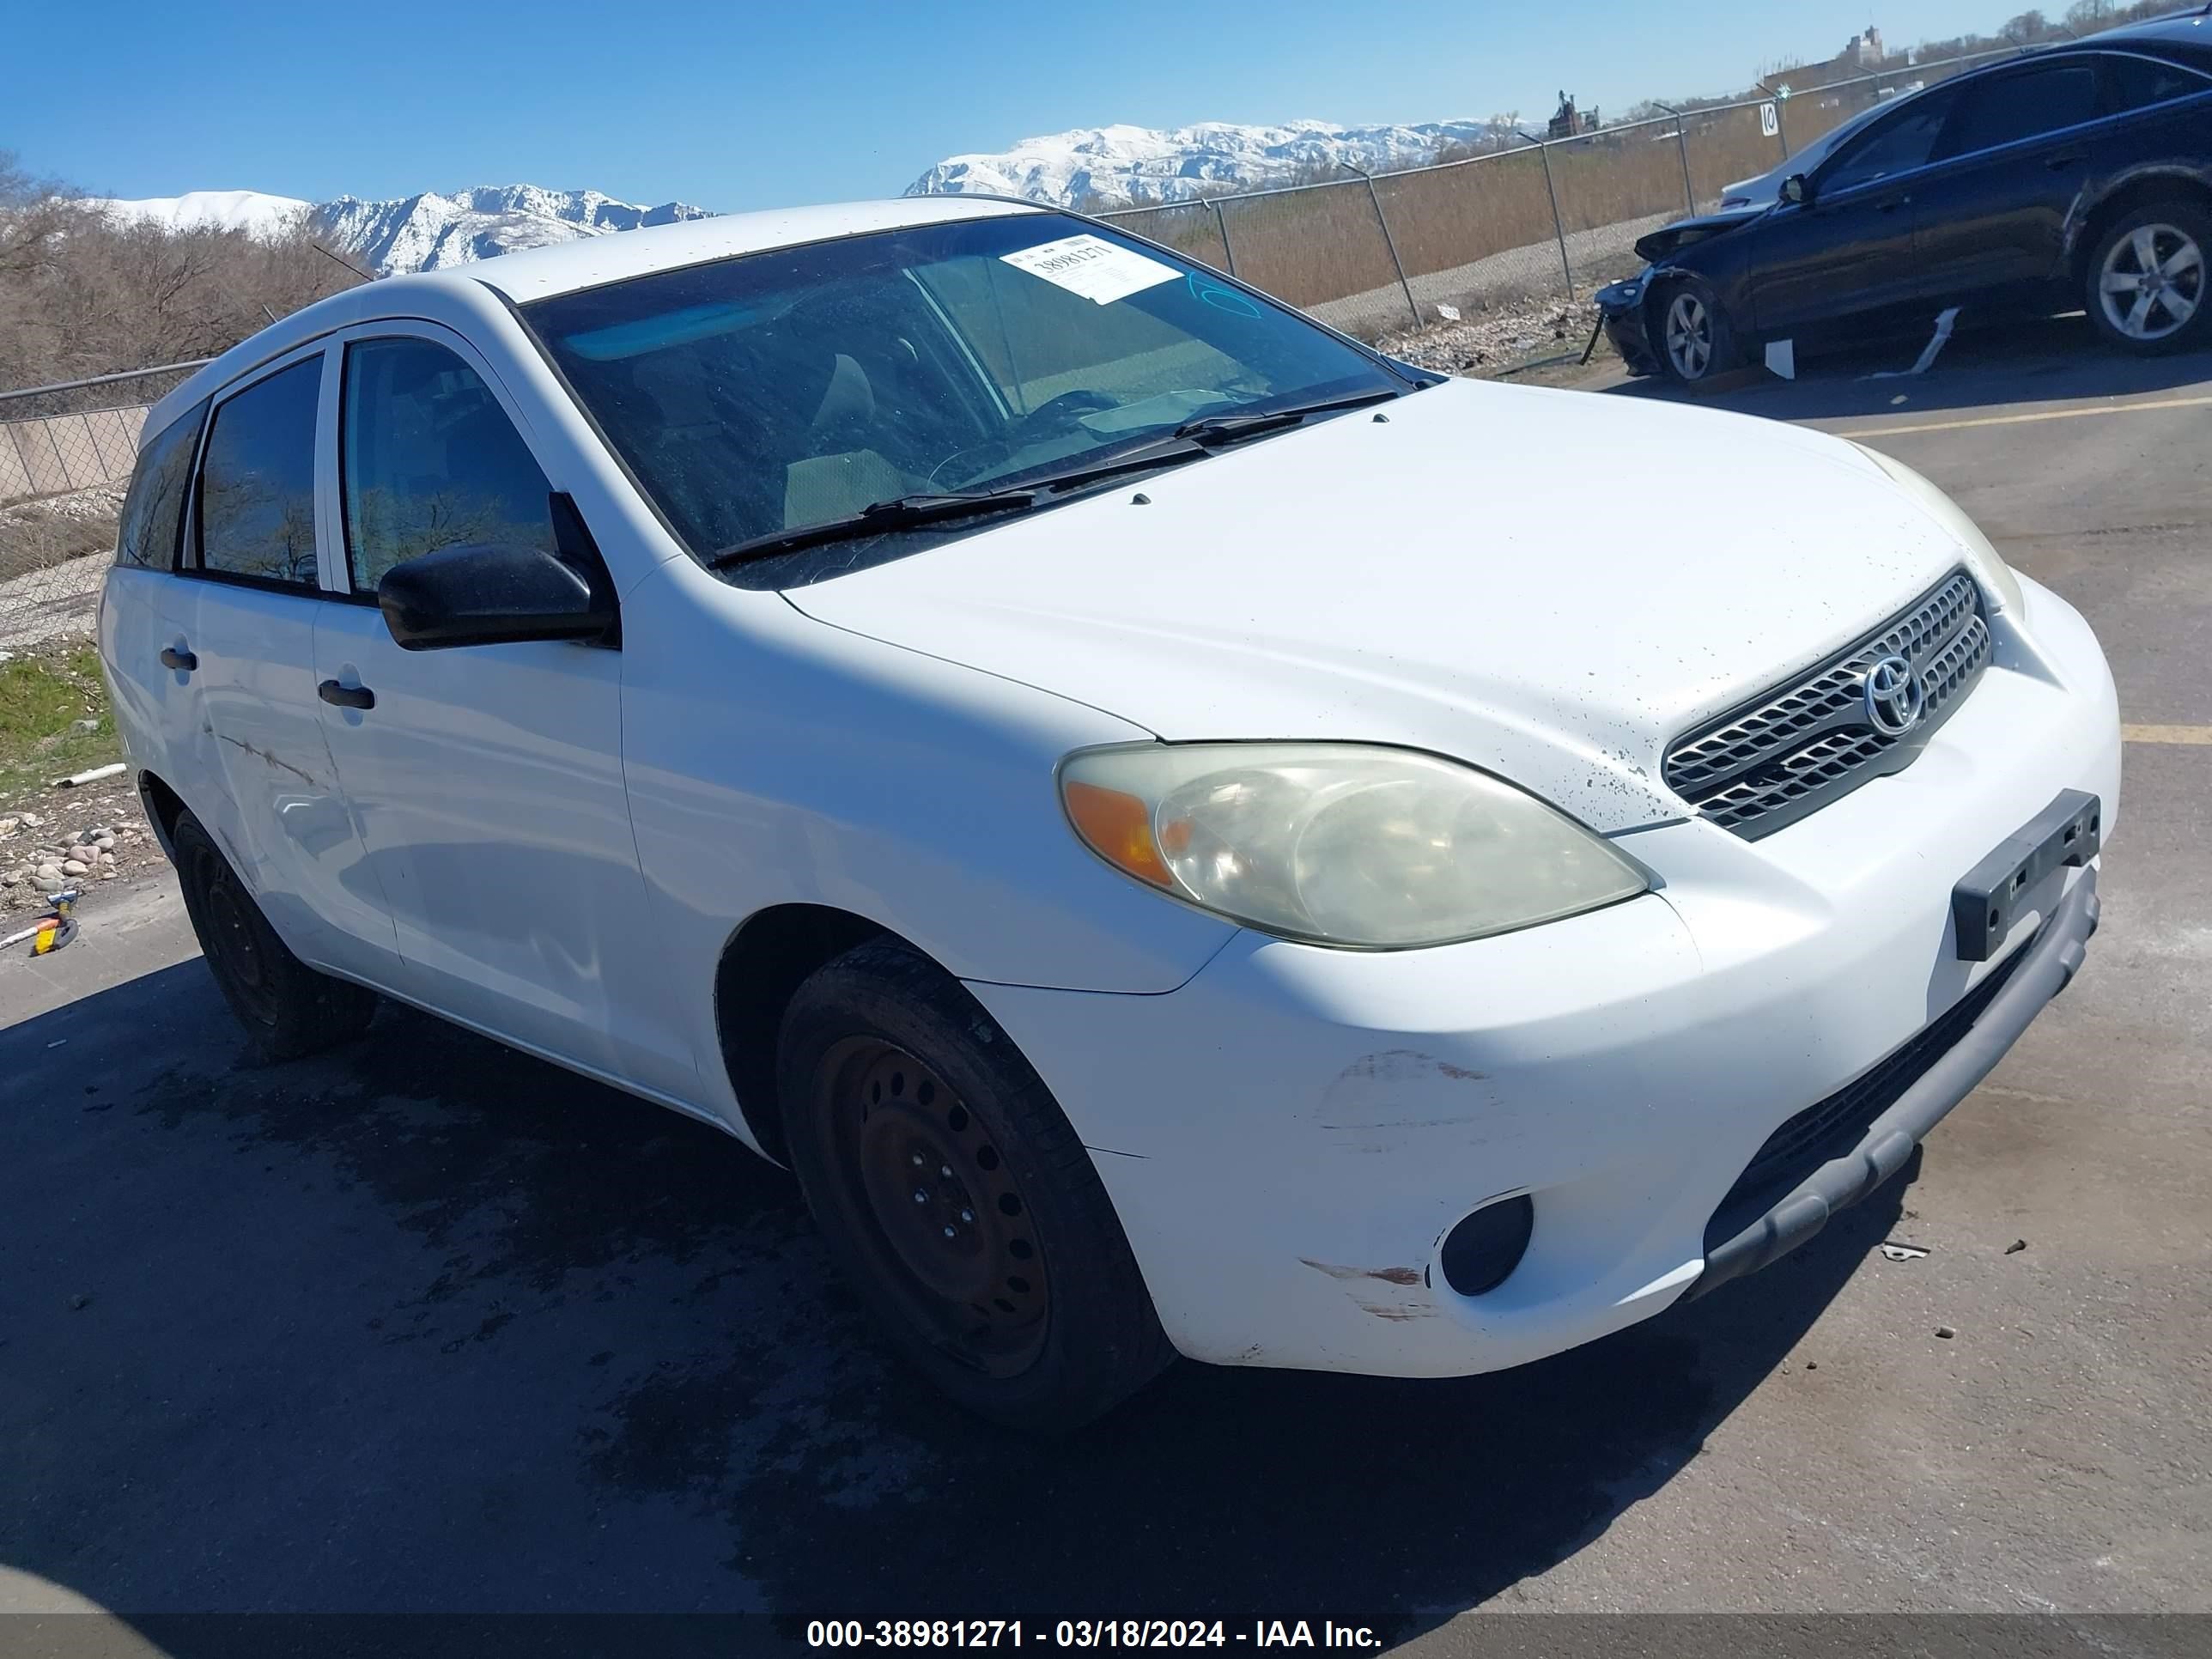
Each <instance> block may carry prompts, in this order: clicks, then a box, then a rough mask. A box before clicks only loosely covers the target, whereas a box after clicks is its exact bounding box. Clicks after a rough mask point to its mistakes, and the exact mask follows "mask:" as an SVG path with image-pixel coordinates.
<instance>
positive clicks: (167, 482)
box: [115, 403, 207, 570]
mask: <svg viewBox="0 0 2212 1659" xmlns="http://www.w3.org/2000/svg"><path fill="white" fill-rule="evenodd" d="M206 419H207V405H206V404H204V403H203V404H200V405H199V406H198V407H197V408H196V409H194V410H192V411H191V413H190V414H189V415H184V416H179V417H178V418H177V419H176V420H174V421H172V422H170V423H169V424H168V425H167V426H166V427H163V428H161V431H160V432H159V433H157V434H155V436H154V437H153V438H151V439H150V440H149V441H147V442H146V444H145V445H144V446H143V447H141V448H140V450H139V451H138V465H137V466H135V467H133V468H132V469H131V489H130V492H129V493H128V494H127V495H125V496H124V498H123V524H122V527H121V529H120V530H119V531H118V532H117V535H116V538H115V562H117V563H118V564H132V565H137V566H139V567H141V568H144V569H148V570H167V569H170V568H173V567H174V565H175V564H176V562H177V538H178V535H179V532H181V531H182V529H183V527H184V517H185V483H186V481H187V480H188V479H190V478H191V475H192V449H193V447H194V446H195V445H197V443H198V442H199V440H200V423H201V422H203V421H204V420H206Z"/></svg>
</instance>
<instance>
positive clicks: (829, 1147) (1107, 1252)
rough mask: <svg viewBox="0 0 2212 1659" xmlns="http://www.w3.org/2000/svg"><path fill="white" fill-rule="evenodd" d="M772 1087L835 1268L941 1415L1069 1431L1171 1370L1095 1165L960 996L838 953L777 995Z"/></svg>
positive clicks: (919, 976)
mask: <svg viewBox="0 0 2212 1659" xmlns="http://www.w3.org/2000/svg"><path fill="white" fill-rule="evenodd" d="M778 1073H779V1078H780V1081H781V1094H782V1098H783V1113H784V1129H785V1136H786V1139H787V1149H788V1151H789V1153H790V1158H791V1164H792V1168H793V1170H794V1171H795V1172H796V1173H797V1175H798V1176H799V1186H800V1188H802V1190H803V1191H804V1192H805V1194H806V1202H807V1207H808V1208H809V1209H811V1211H812V1212H813V1213H814V1218H815V1220H816V1222H817V1225H819V1226H820V1227H821V1229H822V1231H823V1235H824V1237H826V1239H827V1241H828V1243H829V1249H830V1252H831V1254H832V1255H833V1256H834V1257H835V1258H836V1261H837V1264H838V1266H839V1267H841V1268H842V1270H843V1272H844V1273H845V1275H846V1277H847V1278H848V1279H849V1280H850V1281H851V1282H852V1284H853V1285H854V1288H855V1289H856V1290H857V1291H859V1292H860V1296H861V1297H862V1299H863V1300H864V1301H866V1303H867V1304H868V1305H869V1307H870V1309H871V1310H872V1311H873V1312H874V1313H875V1315H876V1316H877V1317H878V1319H879V1320H880V1321H881V1322H882V1323H883V1325H884V1328H885V1329H886V1330H887V1332H888V1333H889V1334H890V1337H891V1339H892V1340H894V1341H895V1342H896V1344H897V1346H899V1348H900V1349H901V1350H902V1351H903V1352H904V1353H905V1355H906V1357H907V1358H908V1359H910V1360H911V1361H912V1362H913V1363H914V1364H915V1365H916V1366H917V1367H919V1368H920V1369H921V1370H922V1371H923V1372H924V1373H925V1374H926V1375H927V1376H928V1377H929V1378H930V1379H931V1380H932V1381H933V1382H934V1383H936V1384H937V1385H938V1387H939V1388H940V1389H943V1390H944V1391H945V1393H947V1394H949V1395H951V1396H952V1397H953V1398H954V1399H955V1400H957V1401H959V1402H960V1403H961V1404H963V1405H964V1406H966V1407H969V1409H970V1410H972V1411H974V1412H975V1413H979V1414H980V1415H981V1416H984V1417H987V1418H990V1419H994V1420H995V1421H997V1422H1000V1423H1005V1424H1008V1425H1012V1426H1015V1427H1019V1428H1024V1429H1030V1430H1034V1431H1047V1432H1051V1431H1065V1430H1068V1429H1073V1428H1076V1427H1079V1426H1080V1425H1082V1424H1084V1423H1086V1422H1088V1421H1090V1420H1091V1419H1092V1418H1095V1417H1097V1416H1098V1415H1099V1414H1100V1413H1103V1412H1104V1411H1106V1410H1107V1409H1108V1408H1109V1407H1112V1406H1113V1405H1115V1403H1116V1402H1117V1401H1120V1400H1121V1399H1122V1398H1123V1397H1124V1396H1125V1395H1128V1394H1129V1393H1131V1392H1132V1391H1133V1390H1134V1389H1137V1388H1139V1387H1140V1386H1141V1385H1142V1384H1144V1383H1146V1382H1148V1381H1149V1380H1150V1379H1151V1378H1152V1376H1154V1375H1155V1374H1156V1373H1157V1372H1158V1371H1159V1370H1161V1368H1162V1367H1164V1365H1165V1364H1168V1362H1169V1361H1170V1359H1172V1358H1173V1357H1174V1352H1173V1350H1172V1349H1171V1348H1170V1346H1169V1345H1168V1342H1167V1339H1166V1337H1165V1335H1164V1334H1163V1333H1162V1332H1161V1330H1160V1326H1159V1321H1158V1316H1156V1315H1155V1314H1154V1313H1153V1311H1152V1298H1151V1297H1150V1295H1149V1294H1148V1293H1147V1292H1146V1289H1145V1285H1144V1280H1143V1279H1142V1277H1141V1276H1140V1275H1139V1273H1138V1271H1137V1265H1136V1262H1135V1260H1134V1259H1133V1256H1132V1255H1130V1251H1129V1244H1128V1241H1127V1238H1126V1237H1124V1236H1123V1234H1122V1231H1121V1222H1120V1220H1119V1219H1118V1218H1116V1217H1115V1213H1114V1208H1113V1206H1112V1204H1111V1203H1110V1202H1109V1200H1108V1198H1107V1196H1106V1190H1105V1188H1104V1187H1103V1185H1102V1184H1101V1183H1100V1182H1099V1179H1098V1174H1097V1170H1095V1169H1094V1168H1093V1167H1092V1166H1091V1154H1090V1153H1089V1152H1087V1151H1085V1148H1084V1146H1083V1144H1082V1143H1081V1142H1080V1141H1079V1140H1078V1139H1076V1135H1075V1131H1074V1130H1073V1128H1072V1127H1070V1126H1069V1124H1068V1121H1067V1119H1066V1116H1065V1115H1062V1114H1061V1112H1060V1107H1059V1105H1058V1104H1057V1103H1055V1102H1054V1100H1053V1098H1052V1096H1051V1093H1050V1091H1048V1090H1047V1089H1046V1087H1045V1085H1044V1084H1043V1082H1042V1079H1039V1078H1038V1076H1037V1074H1036V1073H1035V1072H1034V1071H1033V1070H1031V1069H1030V1065H1029V1063H1028V1061H1027V1060H1024V1058H1023V1057H1022V1056H1021V1055H1020V1054H1018V1053H1017V1052H1015V1049H1014V1046H1013V1044H1012V1042H1009V1041H1008V1040H1007V1038H1006V1035H1005V1034H1004V1033H1003V1032H1001V1031H1000V1030H998V1029H997V1027H996V1024H994V1022H993V1020H992V1019H991V1018H990V1016H989V1015H987V1013H985V1012H983V1010H982V1008H981V1006H978V1005H977V1004H976V1002H975V999H974V998H972V997H971V996H969V994H968V993H967V991H966V990H965V989H963V987H962V986H961V985H960V983H959V982H958V981H957V980H955V979H953V978H952V977H951V975H947V974H945V972H944V971H943V970H942V969H939V968H937V967H936V966H934V965H933V964H932V963H928V962H927V961H925V960H923V959H922V958H921V957H918V956H916V955H915V954H914V953H913V952H912V951H908V950H906V949H904V948H902V947H901V946H898V945H893V944H890V943H888V942H877V943H871V944H867V945H860V946H858V947H856V948H855V949H854V950H852V951H848V952H847V953H846V954H845V955H843V956H842V957H838V958H837V959H836V961H834V962H831V963H829V964H828V965H827V966H825V967H823V968H822V969H818V970H817V971H816V972H815V973H814V975H812V976H811V977H810V978H809V979H808V980H807V981H805V983H804V984H803V985H801V986H800V987H799V990H798V992H797V994H795V995H794V996H793V1000H792V1003H791V1006H790V1007H789V1008H788V1009H787V1010H786V1012H785V1014H784V1019H783V1028H782V1033H781V1041H780V1043H779V1047H778Z"/></svg>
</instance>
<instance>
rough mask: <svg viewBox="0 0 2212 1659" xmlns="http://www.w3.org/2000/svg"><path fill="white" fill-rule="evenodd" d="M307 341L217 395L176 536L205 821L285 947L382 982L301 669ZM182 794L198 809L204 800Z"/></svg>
mask: <svg viewBox="0 0 2212 1659" xmlns="http://www.w3.org/2000/svg"><path fill="white" fill-rule="evenodd" d="M324 362H325V355H324V351H323V349H322V348H321V347H320V346H314V347H310V348H308V349H306V350H304V351H299V352H295V353H293V354H292V355H291V356H289V357H286V358H283V359H280V360H278V362H276V365H274V366H273V367H271V368H269V369H267V370H265V371H264V372H263V373H262V374H259V375H258V377H257V378H256V379H254V380H251V381H249V382H247V383H246V384H245V385H244V386H238V387H234V388H233V389H231V390H229V391H227V392H224V394H223V395H222V397H221V398H219V399H217V401H216V404H215V408H214V410H213V412H212V414H211V415H210V417H209V422H208V430H207V436H206V438H205V440H204V444H203V446H202V450H201V459H200V465H199V471H198V476H197V481H196V484H195V487H194V489H193V493H192V499H191V507H190V510H189V514H188V525H187V529H186V532H185V556H184V559H183V562H182V567H181V576H182V579H183V580H184V581H185V583H186V584H188V585H189V586H190V587H191V590H192V593H193V600H194V608H193V612H192V620H191V629H190V645H191V656H192V658H193V659H194V665H193V667H192V670H191V682H192V684H193V687H194V689H195V690H196V691H197V696H198V698H199V708H200V716H201V720H202V722H203V724H204V727H205V731H206V735H207V737H208V738H209V739H210V746H211V749H212V751H213V764H214V767H215V769H216V774H217V775H218V776H219V777H220V780H221V781H222V787H223V792H224V796H225V799H224V801H223V802H222V807H221V810H220V811H218V812H217V815H216V817H215V818H214V819H213V820H212V821H210V822H209V823H208V828H209V829H210V832H211V833H213V835H214V836H215V837H216V841H217V842H219V843H220V844H221V845H222V848H223V850H224V852H225V853H226V854H228V856H229V858H230V860H231V862H232V864H233V865H234V866H235V867H236V868H237V870H238V872H239V873H240V877H241V878H243V879H244V880H245V882H246V885H247V887H248V888H249V889H251V890H252V893H253V895H254V896H255V898H256V899H257V900H258V902H259V903H260V906H261V908H262V911H263V913H264V915H267V916H268V918H269V921H270V926H271V927H275V928H276V932H277V934H278V935H279V937H281V938H282V939H283V941H284V943H285V944H286V945H289V946H290V947H291V949H292V951H293V952H294V953H295V955H297V956H299V957H301V959H303V960H304V961H307V962H308V963H313V964H314V965H315V966H317V967H319V968H325V969H334V970H336V971H337V972H339V973H342V974H346V975H351V976H353V977H355V978H357V979H363V980H367V981H370V982H371V983H374V984H378V985H384V984H388V983H390V981H391V980H392V976H393V975H394V973H395V972H396V970H397V968H398V955H397V952H396V951H394V949H393V947H392V921H391V918H390V917H389V916H388V915H386V912H385V907H384V902H383V896H382V894H381V893H380V891H379V890H378V888H377V885H376V880H375V876H374V872H373V871H372V870H371V869H370V868H369V867H368V864H367V862H366V861H365V859H364V856H363V848H362V842H361V838H360V837H359V836H357V835H356V833H355V829H354V825H353V821H352V819H351V818H350V817H349V815H348V813H347V810H346V802H345V799H344V796H343V793H341V792H340V789H339V787H338V783H337V775H336V771H335V769H334V768H333V767H332V764H331V753H330V750H329V748H328V746H327V745H326V744H325V742H324V740H323V723H322V708H323V705H322V703H321V702H320V701H319V698H318V696H317V695H316V681H315V673H314V632H315V622H316V619H317V617H319V615H320V613H321V612H322V611H325V609H327V608H328V607H329V606H330V605H331V604H332V603H333V601H332V600H331V599H329V598H328V597H327V596H326V595H325V592H324V589H323V564H324V548H323V537H322V535H321V533H320V532H319V525H318V513H317V505H316V491H315V434H316V424H317V421H318V417H319V410H320V409H321V406H322V381H323V373H324ZM187 799H188V801H190V804H191V805H193V806H194V808H195V809H196V810H197V811H199V812H200V813H201V814H202V816H203V817H204V818H205V817H206V816H207V814H209V813H210V811H216V809H215V808H213V807H210V806H208V805H202V804H201V803H200V802H198V801H197V800H191V799H190V796H189V794H188V795H187Z"/></svg>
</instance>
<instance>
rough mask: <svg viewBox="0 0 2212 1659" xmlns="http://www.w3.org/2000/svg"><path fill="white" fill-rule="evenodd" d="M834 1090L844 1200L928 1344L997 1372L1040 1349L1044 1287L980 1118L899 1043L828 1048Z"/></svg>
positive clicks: (1009, 1183) (1023, 1218) (1014, 1192)
mask: <svg viewBox="0 0 2212 1659" xmlns="http://www.w3.org/2000/svg"><path fill="white" fill-rule="evenodd" d="M822 1076H823V1079H824V1081H825V1085H826V1087H827V1089H828V1091H829V1109H830V1111H831V1113H832V1114H833V1121H834V1122H835V1124H836V1138H837V1141H838V1152H839V1154H840V1156H839V1159H838V1162H839V1164H840V1165H841V1167H842V1171H843V1174H844V1178H845V1182H846V1183H847V1194H846V1196H847V1198H848V1201H850V1202H851V1203H852V1207H853V1209H854V1211H856V1212H858V1218H859V1219H860V1221H861V1222H862V1223H863V1231H864V1232H865V1233H866V1237H867V1240H868V1242H869V1243H870V1244H871V1245H872V1247H873V1249H872V1254H873V1255H875V1256H876V1257H877V1259H878V1266H879V1267H881V1268H882V1270H883V1272H882V1275H881V1276H882V1278H883V1279H884V1282H885V1283H886V1284H888V1285H890V1287H891V1288H892V1289H893V1290H894V1291H896V1294H897V1295H898V1297H899V1299H900V1300H901V1301H902V1303H904V1304H905V1305H906V1307H907V1310H908V1314H909V1315H910V1316H911V1317H912V1318H914V1319H915V1322H917V1323H919V1324H920V1325H921V1327H922V1328H924V1329H926V1330H927V1332H928V1333H929V1334H930V1336H931V1339H932V1340H933V1342H934V1343H935V1344H936V1346H938V1347H939V1348H940V1349H941V1350H943V1351H944V1352H946V1353H948V1354H950V1355H951V1356H952V1357H953V1358H957V1359H958V1360H959V1361H961V1362H962V1363H963V1364H967V1365H969V1366H972V1367H973V1368H975V1370H981V1371H983V1372H985V1373H987V1374H988V1375H990V1376H1017V1375H1018V1374H1020V1373H1021V1372H1022V1371H1024V1370H1027V1369H1028V1368H1029V1366H1030V1364H1032V1363H1033V1362H1034V1361H1035V1360H1036V1357H1037V1355H1038V1353H1039V1352H1042V1348H1043V1346H1044V1340H1045V1334H1046V1329H1047V1327H1048V1322H1049V1319H1050V1314H1051V1294H1050V1287H1049V1285H1048V1280H1047V1279H1046V1277H1045V1263H1044V1256H1043V1253H1042V1249H1041V1248H1040V1247H1039V1245H1038V1243H1037V1242H1036V1231H1035V1227H1034V1225H1033V1224H1032V1222H1031V1220H1030V1214H1029V1209H1028V1206H1027V1205H1026V1204H1025V1203H1024V1201H1023V1198H1022V1194H1021V1192H1020V1190H1019V1188H1018V1187H1017V1186H1016V1184H1015V1182H1014V1179H1013V1175H1012V1171H1011V1170H1009V1169H1008V1168H1007V1166H1006V1159H1005V1158H1004V1157H1003V1156H1001V1154H1000V1151H999V1149H998V1148H997V1147H996V1146H994V1145H993V1144H992V1140H991V1137H990V1136H989V1134H988V1133H987V1132H986V1130H985V1128H984V1126H983V1124H982V1122H981V1121H980V1120H979V1119H978V1118H977V1117H976V1116H975V1114H974V1113H972V1112H970V1111H969V1109H968V1108H967V1106H966V1105H965V1104H964V1103H963V1102H962V1100H961V1098H960V1097H959V1095H958V1094H957V1092H956V1091H953V1090H952V1089H951V1088H950V1087H948V1086H947V1085H946V1084H945V1081H944V1080H943V1079H941V1078H940V1077H939V1076H938V1074H937V1073H935V1072H934V1071H933V1070H932V1069H931V1068H930V1067H929V1066H926V1065H924V1064H923V1063H922V1062H921V1060H917V1059H915V1057H914V1056H913V1055H912V1054H908V1053H907V1052H905V1051H904V1050H903V1049H902V1048H898V1047H896V1045H894V1044H892V1043H890V1042H884V1041H882V1040H880V1039H877V1038H872V1037H870V1038H854V1039H852V1040H850V1041H848V1042H844V1043H842V1044H840V1045H839V1046H838V1048H836V1049H834V1050H832V1051H831V1053H830V1054H829V1056H828V1058H827V1061H826V1063H825V1065H824V1066H823V1072H822Z"/></svg>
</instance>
